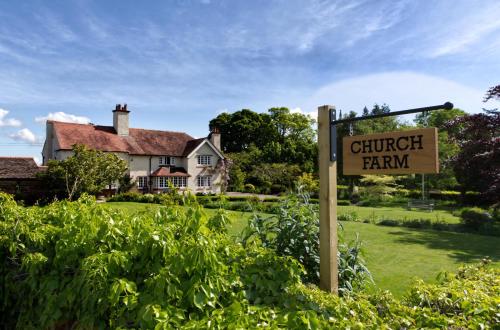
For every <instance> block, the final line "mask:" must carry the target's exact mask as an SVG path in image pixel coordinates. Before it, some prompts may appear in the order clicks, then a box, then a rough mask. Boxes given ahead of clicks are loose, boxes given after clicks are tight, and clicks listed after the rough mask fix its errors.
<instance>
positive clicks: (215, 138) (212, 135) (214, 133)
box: [208, 127, 221, 150]
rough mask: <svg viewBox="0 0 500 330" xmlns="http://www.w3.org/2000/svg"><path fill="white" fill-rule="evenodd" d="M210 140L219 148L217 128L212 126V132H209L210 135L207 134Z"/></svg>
mask: <svg viewBox="0 0 500 330" xmlns="http://www.w3.org/2000/svg"><path fill="white" fill-rule="evenodd" d="M208 138H209V140H210V142H211V143H212V144H213V145H214V146H215V147H216V148H217V149H219V150H221V148H220V133H219V129H218V128H216V127H214V128H212V132H210V135H209V136H208Z"/></svg>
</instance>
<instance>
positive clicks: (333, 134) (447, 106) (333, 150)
mask: <svg viewBox="0 0 500 330" xmlns="http://www.w3.org/2000/svg"><path fill="white" fill-rule="evenodd" d="M451 109H453V103H451V102H446V103H444V104H441V105H433V106H430V107H423V108H415V109H408V110H400V111H392V112H387V113H381V114H377V115H369V116H361V117H354V118H345V119H342V117H340V118H339V119H338V120H337V116H336V112H335V109H331V110H330V160H331V161H332V162H333V161H335V160H337V125H338V124H343V123H352V122H355V121H361V120H369V119H377V118H383V117H392V116H401V115H408V114H411V113H418V112H428V111H434V110H451Z"/></svg>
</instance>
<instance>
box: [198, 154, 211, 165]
mask: <svg viewBox="0 0 500 330" xmlns="http://www.w3.org/2000/svg"><path fill="white" fill-rule="evenodd" d="M198 165H212V156H211V155H199V156H198Z"/></svg>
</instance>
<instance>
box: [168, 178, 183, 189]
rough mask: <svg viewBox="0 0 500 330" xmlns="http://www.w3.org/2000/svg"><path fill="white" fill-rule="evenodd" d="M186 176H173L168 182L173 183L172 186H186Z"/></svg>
mask: <svg viewBox="0 0 500 330" xmlns="http://www.w3.org/2000/svg"><path fill="white" fill-rule="evenodd" d="M186 181H187V180H186V177H185V176H173V177H171V178H170V182H172V184H173V185H174V187H179V188H183V187H186Z"/></svg>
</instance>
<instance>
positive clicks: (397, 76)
mask: <svg viewBox="0 0 500 330" xmlns="http://www.w3.org/2000/svg"><path fill="white" fill-rule="evenodd" d="M487 88H488V86H485V88H484V90H478V89H475V88H472V87H469V86H465V85H462V84H459V83H457V82H454V81H451V80H447V79H444V78H440V77H435V76H431V75H426V74H420V73H415V72H399V71H397V72H386V73H379V74H372V75H365V76H361V77H355V78H350V79H344V80H340V81H337V82H334V83H331V84H328V85H326V86H323V87H322V88H320V89H319V90H317V91H316V92H315V93H314V94H313V95H312V96H311V97H310V98H309V99H307V100H306V101H305V104H303V105H302V104H301V106H302V109H314V110H316V109H317V107H318V106H321V105H324V104H329V105H334V106H335V107H336V108H337V109H342V111H343V112H344V111H351V110H352V111H356V112H357V113H360V112H361V111H362V109H363V107H364V106H367V107H368V108H371V107H372V106H373V104H375V103H378V104H383V103H386V104H388V105H389V106H390V108H391V110H392V111H397V110H403V109H409V108H417V107H423V106H430V105H438V104H443V103H444V102H447V101H450V102H452V103H453V104H454V106H455V107H456V108H460V109H463V110H465V111H467V112H471V113H474V112H480V111H481V109H482V108H497V107H500V102H498V101H490V102H488V103H487V104H485V103H483V102H482V99H483V97H484V93H485V92H486V90H487Z"/></svg>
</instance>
